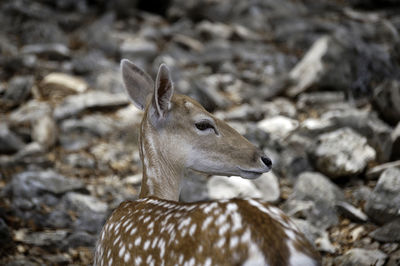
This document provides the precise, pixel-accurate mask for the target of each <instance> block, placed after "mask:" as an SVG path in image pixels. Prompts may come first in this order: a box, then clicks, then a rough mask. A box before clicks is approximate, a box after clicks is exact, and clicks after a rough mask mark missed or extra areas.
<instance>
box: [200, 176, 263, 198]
mask: <svg viewBox="0 0 400 266" xmlns="http://www.w3.org/2000/svg"><path fill="white" fill-rule="evenodd" d="M207 188H208V195H209V197H210V199H231V198H235V197H240V198H244V197H252V198H262V197H263V194H262V193H261V191H260V190H259V189H257V187H256V185H255V184H254V183H253V182H251V181H250V180H248V179H243V178H242V177H240V176H231V177H229V178H228V177H225V176H212V177H211V178H210V179H209V180H208V183H207Z"/></svg>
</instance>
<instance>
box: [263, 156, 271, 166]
mask: <svg viewBox="0 0 400 266" xmlns="http://www.w3.org/2000/svg"><path fill="white" fill-rule="evenodd" d="M261 161H263V163H264V164H265V165H266V166H267V167H268V168H271V166H272V161H271V159H270V158H268V157H267V156H261Z"/></svg>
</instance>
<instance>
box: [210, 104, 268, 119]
mask: <svg viewBox="0 0 400 266" xmlns="http://www.w3.org/2000/svg"><path fill="white" fill-rule="evenodd" d="M215 115H216V116H217V117H218V118H219V119H223V120H236V121H249V120H252V121H254V120H260V119H261V117H262V113H261V112H260V110H257V108H255V107H254V106H251V105H249V104H242V105H240V106H238V107H234V108H232V109H230V110H228V111H227V112H217V113H215Z"/></svg>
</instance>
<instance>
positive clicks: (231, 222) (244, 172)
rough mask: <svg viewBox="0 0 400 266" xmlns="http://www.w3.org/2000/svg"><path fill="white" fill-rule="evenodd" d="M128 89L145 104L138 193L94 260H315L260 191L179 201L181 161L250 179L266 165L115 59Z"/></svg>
mask: <svg viewBox="0 0 400 266" xmlns="http://www.w3.org/2000/svg"><path fill="white" fill-rule="evenodd" d="M121 72H122V80H123V84H124V87H125V90H126V92H127V95H128V97H129V98H130V100H131V101H132V102H133V104H134V105H135V106H136V107H137V108H139V109H140V110H143V111H144V115H143V119H142V122H141V124H140V129H139V131H140V132H139V145H138V146H139V153H140V158H141V161H142V165H143V173H142V174H143V176H142V185H141V189H140V193H139V197H138V199H137V200H134V201H125V202H122V203H121V204H120V205H119V207H117V208H116V209H115V210H114V211H113V212H112V214H111V215H110V217H109V218H108V220H107V221H106V223H105V224H104V226H103V228H102V230H101V232H100V234H99V237H98V241H97V245H96V250H95V255H94V265H150V266H151V265H153V266H155V265H206V266H210V265H270V266H277V265H279V266H285V265H320V257H319V253H318V252H317V251H316V250H315V249H314V247H313V246H312V245H311V244H310V242H308V241H307V239H306V237H305V236H304V235H303V234H302V233H301V232H300V231H299V230H298V229H297V227H296V225H295V224H294V223H293V221H291V219H290V218H288V217H287V216H286V215H285V214H284V213H283V212H282V211H281V210H280V209H279V208H278V207H275V206H272V205H269V204H268V203H266V202H263V201H261V200H257V199H251V198H249V199H239V198H234V199H230V200H219V201H204V202H195V203H183V202H179V193H180V186H181V182H182V178H183V175H184V172H185V170H186V169H191V170H194V171H197V172H200V173H204V174H207V175H224V176H232V175H236V176H241V177H242V178H246V179H254V178H257V177H259V176H260V175H261V174H263V173H265V172H268V171H269V170H271V167H272V162H271V159H270V158H269V157H267V156H266V155H265V154H264V153H263V152H262V151H261V150H260V149H258V148H257V147H256V146H255V145H253V144H252V143H250V142H249V141H248V140H247V139H245V138H244V137H243V136H241V135H240V134H239V133H238V132H237V131H236V130H234V129H233V128H232V127H230V126H229V125H228V124H227V123H225V122H224V121H222V120H220V119H218V118H216V117H215V116H213V115H212V114H211V113H209V112H207V111H206V110H205V109H204V108H203V107H202V106H201V105H200V104H199V103H198V102H197V101H195V100H194V99H192V98H190V97H188V96H185V95H181V94H177V93H174V84H173V81H172V79H171V76H170V71H169V68H168V67H167V66H166V65H165V64H161V65H160V67H159V69H158V73H157V76H156V79H155V81H154V80H153V79H152V78H151V77H150V76H149V75H148V74H147V73H146V72H145V71H143V70H142V69H140V68H139V67H138V66H136V65H135V64H134V63H132V62H131V61H129V60H127V59H123V60H122V61H121Z"/></svg>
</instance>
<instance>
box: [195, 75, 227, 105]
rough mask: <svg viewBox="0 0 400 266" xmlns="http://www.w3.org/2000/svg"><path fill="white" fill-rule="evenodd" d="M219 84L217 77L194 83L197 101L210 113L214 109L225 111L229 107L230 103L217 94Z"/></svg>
mask: <svg viewBox="0 0 400 266" xmlns="http://www.w3.org/2000/svg"><path fill="white" fill-rule="evenodd" d="M219 82H220V80H219V78H218V76H209V77H207V78H203V79H201V80H195V81H194V85H195V87H196V94H197V100H198V101H199V102H200V103H201V104H202V105H203V106H204V108H206V110H208V111H210V112H212V111H214V110H216V109H226V108H227V107H228V106H230V105H231V102H230V101H229V100H228V99H227V98H226V97H225V96H223V95H222V94H221V93H220V92H219V90H218V85H219Z"/></svg>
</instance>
